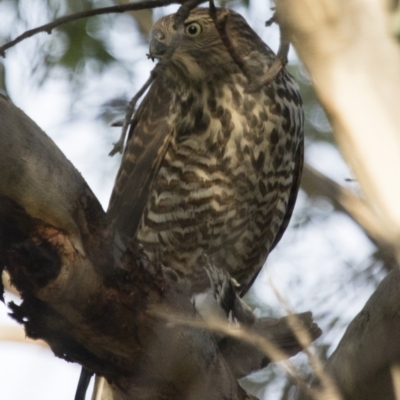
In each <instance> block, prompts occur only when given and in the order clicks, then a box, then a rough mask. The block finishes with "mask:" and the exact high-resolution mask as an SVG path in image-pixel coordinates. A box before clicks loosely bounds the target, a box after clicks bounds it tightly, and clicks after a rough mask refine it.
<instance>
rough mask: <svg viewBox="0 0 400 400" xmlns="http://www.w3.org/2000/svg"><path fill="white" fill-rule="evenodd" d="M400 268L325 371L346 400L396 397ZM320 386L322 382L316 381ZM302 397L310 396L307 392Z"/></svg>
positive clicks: (360, 316)
mask: <svg viewBox="0 0 400 400" xmlns="http://www.w3.org/2000/svg"><path fill="white" fill-rule="evenodd" d="M399 287H400V271H399V269H398V268H396V269H394V270H393V271H391V272H390V273H389V274H388V276H387V277H386V278H385V279H384V280H383V281H382V282H381V284H380V285H379V286H378V288H377V289H376V291H375V292H374V293H373V295H372V296H371V298H370V299H369V300H368V302H367V303H366V305H365V306H364V308H363V309H362V311H361V312H360V313H359V314H358V315H357V316H356V318H354V320H353V321H352V322H351V324H350V325H349V327H348V328H347V331H346V333H345V334H344V336H343V338H342V340H341V341H340V343H339V345H338V347H337V349H336V350H335V352H334V353H333V354H332V356H331V357H330V358H329V360H328V362H327V363H326V366H325V372H326V373H327V374H328V375H329V376H330V377H332V378H333V380H334V382H335V383H336V386H337V387H338V388H339V389H340V392H341V394H342V396H343V398H345V399H346V400H359V399H363V400H376V399H379V400H396V399H397V398H398V397H396V393H395V386H394V382H395V380H396V379H398V378H399V376H398V374H399V371H398V365H400V344H399V340H398V334H399V332H400V291H399ZM314 386H315V387H316V386H318V383H317V382H316V383H314ZM299 398H301V399H302V400H305V399H309V397H308V394H305V393H303V394H302V396H301V397H300V396H299Z"/></svg>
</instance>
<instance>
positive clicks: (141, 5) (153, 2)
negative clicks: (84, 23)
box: [0, 0, 206, 57]
mask: <svg viewBox="0 0 400 400" xmlns="http://www.w3.org/2000/svg"><path fill="white" fill-rule="evenodd" d="M205 1H206V0H196V5H198V4H200V3H202V2H205ZM191 2H193V0H189V1H188V2H184V1H182V0H146V1H139V2H137V3H130V4H124V5H119V6H112V7H103V8H96V9H94V10H88V11H82V12H79V13H75V14H71V15H66V16H64V17H60V18H57V19H55V20H54V21H53V22H50V23H48V24H45V25H42V26H39V27H37V28H34V29H30V30H28V31H26V32H24V33H23V34H21V35H19V36H18V37H16V38H15V39H14V40H11V41H10V42H8V43H6V44H4V45H3V46H1V47H0V55H1V56H2V57H5V51H6V50H7V49H9V48H10V47H13V46H15V45H16V44H17V43H19V42H22V41H23V40H25V39H27V38H29V37H31V36H34V35H36V34H37V33H40V32H47V33H48V34H50V33H51V31H52V30H53V29H54V28H57V27H59V26H61V25H64V24H67V23H69V22H72V21H76V20H79V19H83V18H89V17H93V16H96V15H102V14H113V13H123V12H126V11H135V10H143V9H148V8H157V7H164V6H167V5H170V4H182V3H183V4H182V6H184V5H185V3H191ZM182 6H181V8H182ZM194 7H195V6H194ZM194 7H193V8H194ZM189 12H190V8H189Z"/></svg>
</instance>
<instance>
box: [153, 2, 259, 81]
mask: <svg viewBox="0 0 400 400" xmlns="http://www.w3.org/2000/svg"><path fill="white" fill-rule="evenodd" d="M217 18H218V20H220V19H221V18H225V19H226V23H225V29H226V31H227V33H228V34H229V36H230V39H231V40H232V41H234V42H235V44H237V43H238V40H237V39H238V34H239V32H243V31H244V32H246V31H247V32H252V33H253V31H252V29H251V28H250V27H249V26H248V25H247V23H246V21H245V20H244V19H243V17H241V16H240V15H239V14H237V13H236V12H234V11H232V10H229V9H217ZM169 50H170V51H171V50H173V55H172V57H171V58H170V60H169V61H170V62H171V63H172V64H174V65H175V66H177V67H178V68H179V69H180V70H181V72H183V73H185V74H186V73H187V74H188V75H190V76H191V77H192V78H194V79H196V78H198V79H202V78H204V75H205V74H209V72H210V68H212V69H216V68H218V67H221V66H223V65H226V64H228V63H229V64H232V58H231V56H230V54H229V53H228V51H227V49H226V47H225V45H224V44H223V42H222V40H221V38H220V34H219V33H218V31H217V29H216V27H215V24H214V21H213V20H212V18H211V16H210V13H209V9H208V8H197V9H194V10H192V11H191V13H190V15H189V17H188V18H187V19H186V21H185V22H184V30H183V32H179V31H178V30H177V28H176V23H175V14H171V15H167V16H165V17H163V18H161V19H159V20H158V21H157V22H156V23H155V24H154V26H153V28H152V31H151V43H150V54H149V57H150V58H158V59H163V57H165V56H167V55H168V54H170V52H169Z"/></svg>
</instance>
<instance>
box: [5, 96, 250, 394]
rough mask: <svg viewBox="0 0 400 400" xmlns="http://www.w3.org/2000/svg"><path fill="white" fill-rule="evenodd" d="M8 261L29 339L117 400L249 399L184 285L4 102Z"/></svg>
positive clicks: (17, 310)
mask: <svg viewBox="0 0 400 400" xmlns="http://www.w3.org/2000/svg"><path fill="white" fill-rule="evenodd" d="M0 120H1V121H2V124H0V141H1V142H2V146H3V149H4V151H3V152H2V156H1V157H0V262H1V263H0V265H1V267H2V268H3V266H4V265H5V266H6V268H7V271H8V272H9V274H10V276H11V280H12V283H13V284H14V285H15V286H16V288H17V289H18V290H19V292H20V293H21V297H22V299H23V303H22V304H21V305H20V306H17V305H15V304H13V303H11V304H10V305H9V307H10V309H11V311H12V315H13V317H14V318H15V319H16V320H17V321H18V322H20V323H22V324H24V325H25V329H26V333H27V335H28V336H30V337H31V338H35V339H38V338H41V339H43V340H45V341H46V342H47V343H48V344H49V345H50V347H51V348H52V350H53V352H54V353H55V354H56V355H57V356H58V357H61V358H64V359H66V360H68V361H74V362H78V363H80V364H82V365H84V366H85V367H86V368H88V369H90V370H92V371H94V372H95V373H96V374H99V375H102V376H105V377H106V378H107V380H108V381H109V382H110V388H111V392H112V396H113V399H130V398H141V399H158V398H163V399H176V398H187V399H193V400H195V399H199V400H200V399H204V398H210V399H215V400H217V399H223V398H232V399H238V400H239V399H248V398H249V397H248V396H247V395H246V394H245V393H244V392H243V390H242V389H240V387H239V386H238V383H237V382H236V380H235V378H234V376H233V375H232V373H231V372H230V370H229V368H228V367H227V365H226V363H225V361H224V359H223V357H222V356H221V355H220V354H219V351H218V349H217V346H216V343H215V341H214V339H213V337H212V336H211V334H210V333H209V332H208V331H207V330H206V329H204V328H203V329H202V328H198V327H190V326H181V325H176V326H171V325H167V324H166V323H165V320H164V319H163V318H159V317H156V316H155V315H154V312H153V310H155V309H156V310H157V311H158V312H160V313H166V312H168V310H170V309H173V310H174V311H175V312H176V313H178V314H179V315H181V316H182V318H188V319H193V318H196V317H197V316H196V313H195V310H194V307H193V305H192V304H191V302H190V296H189V293H188V285H187V282H186V281H184V280H183V281H182V280H179V279H177V277H176V276H175V275H174V274H173V273H171V272H169V271H164V269H163V268H162V267H161V266H158V265H150V264H149V263H148V262H147V260H146V258H145V257H144V255H143V253H142V252H141V249H140V248H138V247H137V246H134V245H130V244H129V243H128V249H127V251H126V253H125V255H124V258H123V260H122V261H121V263H120V264H118V265H114V261H113V256H112V254H113V252H112V248H113V247H112V245H113V234H112V232H109V228H108V226H107V218H106V215H105V213H104V212H103V210H102V209H101V206H100V204H99V203H98V201H97V200H96V198H95V197H94V195H93V193H92V192H91V191H90V189H89V188H88V187H87V185H86V183H85V182H84V180H83V178H82V176H81V175H80V174H79V172H78V171H76V169H75V168H74V167H73V166H72V165H71V164H70V163H69V162H68V160H67V159H66V158H65V157H64V156H63V155H62V153H61V152H60V151H59V150H58V149H57V147H56V146H55V145H54V143H53V142H52V141H51V139H49V138H48V137H47V136H46V135H45V134H44V133H43V132H42V131H41V130H40V129H39V128H38V127H37V126H36V125H35V124H34V123H33V122H32V121H31V120H30V119H29V118H28V117H26V116H25V115H24V114H23V113H22V112H21V111H20V110H18V109H17V108H16V107H15V106H13V105H12V104H11V103H10V102H8V101H7V100H6V99H5V98H3V97H1V98H0Z"/></svg>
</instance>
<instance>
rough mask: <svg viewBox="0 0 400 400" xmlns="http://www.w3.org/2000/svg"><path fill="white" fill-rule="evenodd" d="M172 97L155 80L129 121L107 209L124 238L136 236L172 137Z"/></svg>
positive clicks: (169, 92)
mask: <svg viewBox="0 0 400 400" xmlns="http://www.w3.org/2000/svg"><path fill="white" fill-rule="evenodd" d="M171 99H172V92H171V90H170V89H169V88H168V87H166V85H165V84H163V81H157V80H156V81H155V82H154V83H153V84H152V86H151V88H150V90H149V92H148V94H147V95H146V97H145V98H144V99H143V101H142V103H141V105H140V107H139V109H138V111H137V113H136V115H135V118H134V120H133V122H132V126H131V129H130V132H129V137H128V141H127V145H126V149H125V152H124V155H123V158H122V162H121V166H120V169H119V172H118V175H117V178H116V181H115V185H114V189H113V193H112V195H111V199H110V204H109V207H108V211H107V213H108V215H109V217H110V222H111V223H112V224H113V225H114V227H115V229H116V231H117V232H118V233H119V234H120V235H122V237H123V238H124V237H125V238H126V237H127V238H133V237H134V236H135V235H136V230H137V228H138V225H139V222H140V219H141V216H142V213H143V210H144V208H145V205H146V202H147V198H148V196H149V193H150V189H151V185H152V182H153V180H154V178H155V176H156V175H157V172H158V169H159V167H160V164H161V162H162V160H163V159H164V156H165V153H166V151H167V148H168V145H169V142H170V139H171V137H172V132H173V124H172V120H173V112H172V110H171V107H172V106H171V103H172V101H171Z"/></svg>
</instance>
